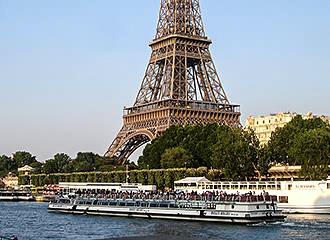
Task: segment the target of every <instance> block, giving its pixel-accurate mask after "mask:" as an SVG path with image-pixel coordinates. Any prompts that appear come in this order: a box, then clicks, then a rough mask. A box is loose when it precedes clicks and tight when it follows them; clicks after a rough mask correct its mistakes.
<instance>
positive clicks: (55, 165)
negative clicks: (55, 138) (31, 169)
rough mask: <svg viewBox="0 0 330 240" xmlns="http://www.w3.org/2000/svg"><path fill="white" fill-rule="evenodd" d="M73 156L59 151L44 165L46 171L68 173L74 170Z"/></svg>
mask: <svg viewBox="0 0 330 240" xmlns="http://www.w3.org/2000/svg"><path fill="white" fill-rule="evenodd" d="M71 161H72V160H71V158H70V156H69V155H67V154H65V153H58V154H56V155H55V156H54V158H53V159H49V160H47V161H46V162H45V164H44V166H43V172H44V173H47V174H49V173H67V172H71V171H72V165H71Z"/></svg>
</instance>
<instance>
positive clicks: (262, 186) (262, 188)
mask: <svg viewBox="0 0 330 240" xmlns="http://www.w3.org/2000/svg"><path fill="white" fill-rule="evenodd" d="M258 189H259V190H266V185H259V186H258Z"/></svg>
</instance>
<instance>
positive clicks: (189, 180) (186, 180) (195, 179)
mask: <svg viewBox="0 0 330 240" xmlns="http://www.w3.org/2000/svg"><path fill="white" fill-rule="evenodd" d="M174 183H175V184H182V183H211V181H210V180H208V179H207V178H206V177H186V178H184V179H181V180H178V181H175V182H174Z"/></svg>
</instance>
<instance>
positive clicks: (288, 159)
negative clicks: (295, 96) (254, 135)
mask: <svg viewBox="0 0 330 240" xmlns="http://www.w3.org/2000/svg"><path fill="white" fill-rule="evenodd" d="M325 128H328V125H327V124H326V123H325V122H324V121H323V120H322V119H320V118H312V119H307V120H305V119H303V118H302V117H301V116H300V115H298V116H296V117H295V118H294V119H293V120H292V121H291V122H289V123H288V124H286V125H285V126H284V127H283V128H277V129H276V130H275V132H274V133H273V134H272V136H271V139H270V142H269V143H268V147H267V151H269V153H268V157H269V159H268V161H269V162H270V163H271V164H276V163H278V164H285V165H299V160H298V159H297V158H293V157H292V156H290V155H289V149H290V147H291V146H292V145H293V142H294V141H295V139H296V138H297V137H298V136H299V135H301V134H303V133H304V132H306V131H309V130H313V129H325Z"/></svg>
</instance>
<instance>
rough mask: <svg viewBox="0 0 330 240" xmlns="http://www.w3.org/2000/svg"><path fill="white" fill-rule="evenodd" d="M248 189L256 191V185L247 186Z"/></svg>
mask: <svg viewBox="0 0 330 240" xmlns="http://www.w3.org/2000/svg"><path fill="white" fill-rule="evenodd" d="M249 189H250V190H256V189H257V186H256V185H249Z"/></svg>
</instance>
